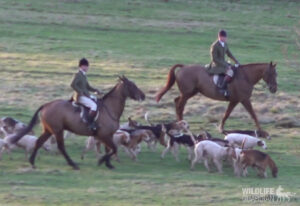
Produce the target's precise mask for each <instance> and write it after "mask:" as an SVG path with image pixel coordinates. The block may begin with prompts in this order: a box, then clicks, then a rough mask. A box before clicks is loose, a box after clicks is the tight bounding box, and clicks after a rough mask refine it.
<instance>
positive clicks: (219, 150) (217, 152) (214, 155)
mask: <svg viewBox="0 0 300 206" xmlns="http://www.w3.org/2000/svg"><path fill="white" fill-rule="evenodd" d="M194 152H195V154H194V155H195V158H194V160H193V161H192V163H191V170H193V169H194V167H195V164H196V163H197V162H198V161H199V160H204V165H205V167H206V169H207V171H208V172H210V171H211V170H210V167H209V162H210V161H213V162H214V164H215V166H216V168H217V169H218V171H219V173H223V171H222V167H223V166H222V160H223V159H226V158H227V157H229V156H235V152H234V149H233V148H232V147H222V146H220V145H218V144H217V143H215V142H212V141H209V140H203V141H201V142H199V143H197V144H196V146H195V150H194Z"/></svg>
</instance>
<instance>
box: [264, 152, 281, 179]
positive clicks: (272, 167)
mask: <svg viewBox="0 0 300 206" xmlns="http://www.w3.org/2000/svg"><path fill="white" fill-rule="evenodd" d="M267 161H268V165H269V167H270V170H271V171H272V176H273V177H277V173H278V168H277V166H276V164H275V162H274V161H273V160H272V159H271V157H270V156H268V160H267Z"/></svg>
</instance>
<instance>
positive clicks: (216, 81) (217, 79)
mask: <svg viewBox="0 0 300 206" xmlns="http://www.w3.org/2000/svg"><path fill="white" fill-rule="evenodd" d="M218 81H219V75H218V74H214V76H213V82H214V84H215V85H218Z"/></svg>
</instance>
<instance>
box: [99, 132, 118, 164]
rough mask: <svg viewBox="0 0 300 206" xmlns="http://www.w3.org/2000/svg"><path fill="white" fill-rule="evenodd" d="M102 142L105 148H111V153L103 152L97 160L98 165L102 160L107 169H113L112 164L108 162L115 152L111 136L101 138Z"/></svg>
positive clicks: (115, 148)
mask: <svg viewBox="0 0 300 206" xmlns="http://www.w3.org/2000/svg"><path fill="white" fill-rule="evenodd" d="M102 142H103V143H104V144H105V146H106V148H109V149H111V153H107V154H105V155H104V156H103V157H102V158H101V159H99V161H98V165H101V164H102V163H103V162H105V165H106V167H107V168H109V169H114V166H113V165H112V164H111V163H110V158H111V156H113V155H114V154H117V151H118V150H117V147H116V145H115V144H114V143H113V141H112V137H108V138H105V139H102Z"/></svg>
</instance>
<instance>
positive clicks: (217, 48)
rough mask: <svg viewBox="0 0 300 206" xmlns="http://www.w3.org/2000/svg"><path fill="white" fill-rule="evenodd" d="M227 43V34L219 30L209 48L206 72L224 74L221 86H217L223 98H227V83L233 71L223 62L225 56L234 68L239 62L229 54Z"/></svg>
mask: <svg viewBox="0 0 300 206" xmlns="http://www.w3.org/2000/svg"><path fill="white" fill-rule="evenodd" d="M226 41H227V34H226V31H225V30H220V31H219V34H218V39H217V40H216V41H215V42H214V43H213V44H212V45H211V47H210V56H211V63H210V65H209V67H207V71H208V73H210V74H225V78H224V80H223V82H222V83H221V84H218V87H219V88H220V92H221V93H222V94H223V95H224V96H225V97H228V96H229V92H228V91H227V83H228V82H229V81H230V80H231V78H232V77H233V70H232V68H231V65H230V64H229V63H227V62H226V61H225V54H227V56H228V57H230V58H231V59H232V60H233V61H234V62H235V63H236V66H238V65H239V62H238V61H237V60H236V58H235V57H234V56H233V55H232V53H231V52H230V50H229V48H228V45H227V43H226Z"/></svg>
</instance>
